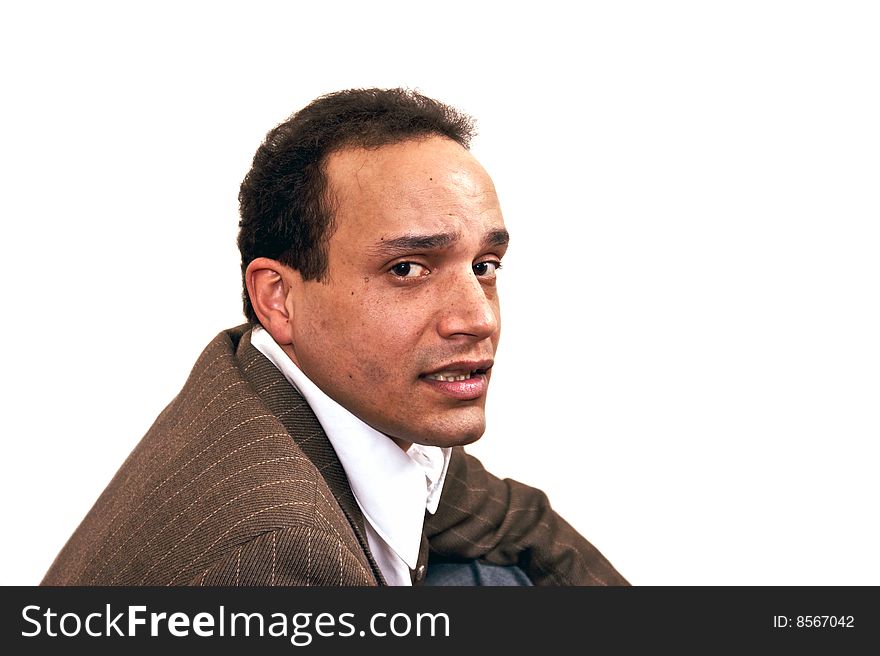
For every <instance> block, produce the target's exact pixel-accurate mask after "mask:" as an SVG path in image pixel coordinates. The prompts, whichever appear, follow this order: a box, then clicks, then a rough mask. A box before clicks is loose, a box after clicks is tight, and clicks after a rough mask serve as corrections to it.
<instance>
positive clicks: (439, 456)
mask: <svg viewBox="0 0 880 656" xmlns="http://www.w3.org/2000/svg"><path fill="white" fill-rule="evenodd" d="M251 344H253V346H254V348H256V349H257V350H258V351H260V353H262V354H263V355H265V356H266V357H267V358H268V359H269V361H270V362H272V364H274V365H275V366H276V367H277V368H278V370H279V371H281V373H282V374H284V377H285V378H287V380H288V381H289V382H290V384H291V385H293V386H294V387H295V388H296V389H297V390H298V391H299V393H300V394H302V395H303V398H305V400H306V401H307V402H308V404H309V406H311V408H312V411H313V412H314V413H315V416H316V417H317V418H318V421H319V422H320V423H321V426H322V428H323V429H324V432H325V433H326V434H327V438H328V439H329V440H330V443H331V444H332V445H333V449H334V450H335V451H336V455H337V456H338V457H339V462H340V463H341V464H342V467H343V469H345V474H346V476H347V477H348V482H349V484H350V485H351V491H352V493H353V494H354V497H355V500H357V503H358V505H359V506H360V508H361V511H362V512H363V514H364V518H365V519H366V520H367V521H368V522H369V523H370V524H371V525H372V527H373V528H374V529H375V531H376V533H378V534H379V536H380V537H381V538H382V539H383V540H384V541H385V543H386V544H387V545H388V546H389V547H391V549H393V550H394V551H395V552H396V553H397V555H398V556H400V558H401V559H402V560H403V561H404V562H405V563H406V564H407V566H409V568H410V569H415V567H416V564H417V561H418V557H419V547H420V546H421V540H422V529H423V525H424V520H425V511H426V510H427V511H428V512H430V513H434V512H436V510H437V505H438V503H439V502H440V493H441V492H442V489H443V482H444V481H445V479H446V470H447V468H448V466H449V457H450V454H451V451H452V450H451V449H449V448H440V447H436V446H425V445H421V444H413V445H412V446H411V447H410V448H409V450H408V451H406V452H404V451H403V450H402V449H401V448H400V447H399V446H397V444H395V443H394V441H392V440H391V439H390V438H389V437H388V436H387V435H384V434H382V433H380V432H379V431H377V430H376V429H374V428H373V427H371V426H369V425H368V424H366V423H364V422H363V421H361V420H360V419H358V418H357V417H356V416H355V415H353V414H352V413H351V412H349V411H348V410H346V409H345V408H344V407H342V406H341V405H339V404H338V403H337V402H336V401H334V400H333V399H331V398H330V397H329V396H327V395H326V394H325V393H324V392H323V391H322V390H321V389H320V388H319V387H318V386H317V385H315V384H314V383H313V382H312V381H311V380H310V379H309V378H308V376H306V375H305V374H304V373H303V372H302V370H301V369H300V368H299V367H297V366H296V364H295V363H294V362H293V361H292V360H291V359H290V357H289V356H288V355H287V353H285V352H284V350H283V349H282V348H281V347H280V346H279V345H278V344H277V342H275V340H274V339H272V336H271V335H270V334H269V333H268V332H267V331H265V330H263V329H262V328H260V327H259V326H256V327H255V328H254V329H253V331H252V333H251Z"/></svg>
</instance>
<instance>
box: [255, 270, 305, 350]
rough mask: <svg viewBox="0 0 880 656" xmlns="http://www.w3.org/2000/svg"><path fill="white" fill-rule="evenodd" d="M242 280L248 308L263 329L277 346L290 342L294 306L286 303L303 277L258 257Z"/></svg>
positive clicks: (291, 339)
mask: <svg viewBox="0 0 880 656" xmlns="http://www.w3.org/2000/svg"><path fill="white" fill-rule="evenodd" d="M244 279H245V284H246V285H247V291H248V296H249V297H250V299H251V305H253V307H254V312H255V313H256V315H257V318H258V319H259V320H260V323H261V324H262V325H263V328H265V329H266V330H267V331H269V334H270V335H272V339H274V340H275V341H276V342H277V343H278V344H279V345H280V346H285V345H287V344H290V343H292V341H293V336H292V326H291V323H290V320H291V312H292V310H293V305H292V303H288V300H289V298H288V297H289V296H290V295H291V291H292V289H293V288H294V287H296V286H297V285H301V284H302V277H301V276H300V275H299V273H298V272H297V271H295V270H293V269H291V268H290V267H289V266H287V265H285V264H282V263H281V262H278V261H277V260H271V259H269V258H268V257H258V258H256V259H255V260H254V261H253V262H251V263H250V264H249V265H248V267H247V270H246V271H245V278H244Z"/></svg>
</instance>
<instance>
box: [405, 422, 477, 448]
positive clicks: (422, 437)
mask: <svg viewBox="0 0 880 656" xmlns="http://www.w3.org/2000/svg"><path fill="white" fill-rule="evenodd" d="M485 432H486V422H485V420H483V418H482V417H481V418H480V420H479V421H469V422H454V423H453V424H452V425H448V426H442V427H435V428H434V429H433V430H431V429H430V428H428V427H425V430H423V431H421V432H419V434H418V435H414V436H413V439H412V440H411V441H412V442H416V443H418V444H427V445H430V446H439V447H451V446H465V445H466V444H473V443H474V442H476V441H477V440H478V439H480V438H481V437H483V433H485Z"/></svg>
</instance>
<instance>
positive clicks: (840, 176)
mask: <svg viewBox="0 0 880 656" xmlns="http://www.w3.org/2000/svg"><path fill="white" fill-rule="evenodd" d="M301 4H304V3H295V2H279V3H274V2H247V3H245V2H239V3H222V2H204V3H196V2H189V3H185V2H156V1H153V2H150V3H142V4H141V5H140V7H139V8H138V7H137V6H135V5H134V4H133V3H119V2H106V3H96V2H82V1H81V2H75V3H68V2H55V3H45V2H30V3H5V4H4V5H3V9H2V12H0V62H2V64H0V66H2V97H3V101H2V103H0V112H2V121H0V138H2V145H0V180H2V200H0V202H2V205H0V207H2V228H0V229H2V245H3V246H2V248H3V257H2V259H0V267H2V270H0V281H2V283H0V284H2V292H3V298H2V305H0V307H2V309H0V312H2V322H0V325H2V335H0V338H2V345H3V359H2V362H3V372H4V375H3V376H2V382H0V385H2V389H0V398H2V424H0V426H2V428H0V430H2V437H3V446H4V449H3V459H2V462H3V467H2V476H0V500H2V518H0V525H2V526H3V538H2V540H0V545H2V546H0V550H2V552H0V553H2V558H0V583H2V584H25V585H29V584H35V583H38V582H39V581H40V579H41V578H42V576H43V574H44V573H45V571H46V569H47V568H48V567H49V565H50V563H51V562H52V559H53V558H54V557H55V555H56V553H57V552H58V551H59V549H60V548H61V547H62V546H63V544H64V542H65V541H66V539H67V537H68V536H69V535H70V533H71V532H72V531H73V530H74V529H75V528H76V526H77V524H78V523H79V521H80V519H81V518H82V517H83V516H84V515H85V513H86V512H87V511H88V509H89V508H90V507H91V505H92V503H93V502H94V500H95V499H96V498H97V496H98V494H99V493H100V492H101V490H102V489H103V488H104V486H105V485H106V483H107V482H108V481H109V480H110V478H111V477H112V475H113V474H114V472H115V471H116V469H117V468H118V467H119V465H120V464H121V463H122V461H123V460H124V458H125V457H126V455H127V454H128V453H129V451H130V450H131V449H132V447H133V446H134V445H135V444H136V443H137V441H138V440H139V439H140V437H141V435H142V434H143V433H144V432H145V431H146V429H147V428H148V427H149V425H150V424H151V423H152V420H153V419H154V418H155V416H156V415H157V414H158V412H159V411H160V410H161V409H162V408H163V407H164V406H165V404H166V403H167V402H168V401H170V399H171V398H172V397H173V395H174V394H175V393H176V392H177V390H178V389H179V387H180V386H181V384H182V383H183V381H184V379H185V378H186V376H187V374H188V372H189V369H190V367H191V366H192V364H193V362H194V361H195V359H196V357H197V356H198V354H199V352H200V351H201V349H202V348H203V347H204V345H205V344H206V343H207V342H208V341H209V340H210V339H211V338H212V337H213V336H214V335H215V334H216V333H217V332H219V331H220V330H221V329H223V328H225V327H229V326H232V325H235V324H238V323H240V322H241V320H242V318H241V314H240V309H239V307H240V306H239V271H238V252H237V249H236V247H235V237H236V231H237V225H236V224H237V191H238V185H239V183H240V181H241V178H242V177H243V176H244V174H245V172H246V171H247V169H248V167H249V164H250V160H251V158H252V156H253V153H254V151H255V150H256V147H257V145H258V144H259V142H260V140H261V139H262V137H263V136H264V134H265V133H266V131H268V130H269V129H270V128H271V127H272V126H274V125H275V124H276V123H278V122H280V121H282V120H283V119H284V118H286V116H287V115H288V114H290V113H291V112H293V111H294V110H296V109H298V108H300V107H302V106H303V105H304V104H306V103H307V102H308V101H310V100H311V99H313V98H314V97H316V96H318V95H320V94H322V93H326V92H329V91H333V90H337V89H341V88H348V87H355V86H397V85H403V86H409V87H413V88H417V89H419V90H421V91H422V92H424V93H426V94H428V95H431V96H434V97H437V98H439V99H441V100H443V101H446V102H449V103H451V104H453V105H456V106H458V107H460V108H461V109H463V110H465V111H467V112H469V113H471V114H473V115H474V116H475V117H476V118H477V120H478V123H479V131H480V134H479V136H478V137H477V139H476V141H475V143H474V147H473V151H474V153H475V154H476V155H477V157H478V158H479V159H480V160H481V161H482V163H483V164H484V165H485V166H486V168H487V169H488V170H489V172H490V174H492V176H493V178H494V180H495V182H496V186H497V188H498V190H499V194H500V197H501V201H502V207H503V209H504V211H505V216H506V221H507V224H508V228H509V229H510V232H511V234H512V245H511V250H510V253H509V257H508V258H506V261H505V269H504V271H503V272H502V274H501V275H502V276H503V278H502V279H501V280H499V284H500V289H501V294H502V307H503V311H504V338H503V339H502V343H501V348H500V350H499V354H498V360H497V365H496V370H495V375H494V377H493V384H492V390H491V392H490V400H489V408H488V412H489V430H488V432H487V434H486V435H485V437H484V438H483V440H482V441H481V442H480V443H479V444H477V445H475V447H474V448H473V449H472V451H473V453H475V454H476V455H477V456H478V457H480V458H481V459H483V461H484V463H486V464H487V466H489V468H490V469H491V470H493V471H494V472H495V473H497V474H499V475H502V476H512V477H514V478H517V479H520V480H523V481H525V482H528V483H530V484H533V485H536V486H538V487H541V488H543V489H544V490H545V491H546V492H547V493H548V494H549V496H550V498H551V501H552V502H553V504H554V506H555V507H556V508H557V509H558V510H559V511H560V512H561V513H562V514H563V515H564V516H565V517H567V518H568V519H569V521H570V522H571V523H572V524H574V525H575V526H576V527H577V528H578V529H579V530H580V531H581V532H582V533H583V534H584V535H585V536H586V537H587V538H588V539H590V540H591V541H592V542H593V543H594V544H596V545H597V546H598V547H599V549H600V550H601V551H602V552H603V553H604V554H605V555H606V556H607V557H608V558H609V559H610V560H611V561H612V563H614V564H615V565H616V566H617V568H618V569H619V570H620V571H621V572H622V573H623V574H624V575H625V576H626V577H627V578H628V579H629V580H630V581H631V582H633V583H635V584H641V585H655V584H675V585H677V584H697V585H716V584H732V585H739V584H767V585H782V584H798V585H801V584H803V585H806V584H823V585H824V584H844V585H860V584H872V585H878V584H880V558H878V557H877V555H878V553H880V525H878V521H877V506H878V504H877V501H878V491H880V490H878V488H880V484H878V481H877V474H876V471H877V462H878V445H877V442H878V437H880V411H878V399H880V395H878V393H880V340H878V336H880V303H878V301H880V295H878V291H880V223H878V222H880V84H878V83H880V76H878V73H880V39H878V34H880V15H878V14H880V12H878V9H876V8H875V7H876V4H875V3H871V2H862V3H859V2H830V1H829V2H806V1H800V2H778V1H776V2H774V1H767V0H765V1H762V2H743V1H739V2H723V3H722V2H662V3H661V2H625V1H621V0H616V1H614V2H595V3H594V2H579V3H562V2H550V1H547V0H544V1H542V2H539V3H527V4H526V3H523V4H517V3H510V2H508V3H500V2H499V3H487V2H474V3H470V2H453V1H447V2H443V3H416V2H351V3H347V2H334V3H329V2H328V3H315V5H316V6H319V7H320V8H318V9H304V8H301V7H300V5H301Z"/></svg>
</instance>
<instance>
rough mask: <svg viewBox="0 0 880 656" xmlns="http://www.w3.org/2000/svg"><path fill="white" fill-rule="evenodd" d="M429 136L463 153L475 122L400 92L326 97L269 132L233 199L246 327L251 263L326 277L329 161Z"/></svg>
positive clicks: (254, 320) (329, 223)
mask: <svg viewBox="0 0 880 656" xmlns="http://www.w3.org/2000/svg"><path fill="white" fill-rule="evenodd" d="M434 135H436V136H442V137H447V138H449V139H452V140H453V141H455V142H457V143H459V144H461V145H462V146H463V147H464V148H468V147H469V146H470V141H471V138H472V137H473V135H474V121H473V119H472V118H471V117H470V116H468V115H467V114H464V113H462V112H460V111H459V110H457V109H455V108H453V107H450V106H449V105H445V104H443V103H441V102H439V101H437V100H433V99H432V98H428V97H426V96H423V95H422V94H420V93H418V92H416V91H412V90H408V89H401V88H398V89H348V90H345V91H338V92H335V93H330V94H327V95H324V96H321V97H320V98H317V99H316V100H314V101H312V102H311V103H309V104H308V105H307V106H306V107H304V108H303V109H301V110H300V111H298V112H296V113H295V114H293V115H292V116H290V118H288V119H287V120H286V121H284V122H283V123H281V124H280V125H278V126H277V127H276V128H274V129H273V130H271V131H270V132H269V133H268V134H267V135H266V139H265V140H264V141H263V143H262V144H261V145H260V147H259V148H258V149H257V152H256V155H254V162H253V165H252V166H251V170H250V171H249V172H248V174H247V175H246V176H245V178H244V181H243V182H242V183H241V189H240V191H239V194H238V202H239V208H240V213H241V221H239V224H238V226H239V232H238V249H239V251H240V252H241V276H242V287H243V290H242V300H243V302H244V313H245V316H246V317H247V319H248V321H250V322H251V323H252V324H257V323H259V320H258V318H257V316H256V313H255V312H254V308H253V305H251V301H250V298H249V296H248V292H247V286H246V285H245V272H246V270H247V267H248V265H249V264H250V263H251V262H252V261H253V260H254V259H256V258H258V257H268V258H271V259H274V260H278V261H279V262H282V263H283V264H285V265H287V266H289V267H291V268H293V269H295V270H297V271H298V272H299V273H300V275H301V276H302V277H303V278H304V279H306V280H321V279H322V278H323V277H324V276H325V275H326V273H327V241H328V240H329V238H330V236H331V235H332V231H333V228H334V225H333V212H332V208H331V207H330V206H329V204H328V203H327V201H326V195H325V192H326V177H325V175H324V171H323V168H324V164H325V162H326V160H327V156H328V155H330V154H331V153H333V152H335V151H338V150H341V149H344V148H347V147H354V148H378V147H380V146H386V145H390V144H395V143H400V142H403V141H407V140H410V139H420V138H425V137H429V136H434Z"/></svg>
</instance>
